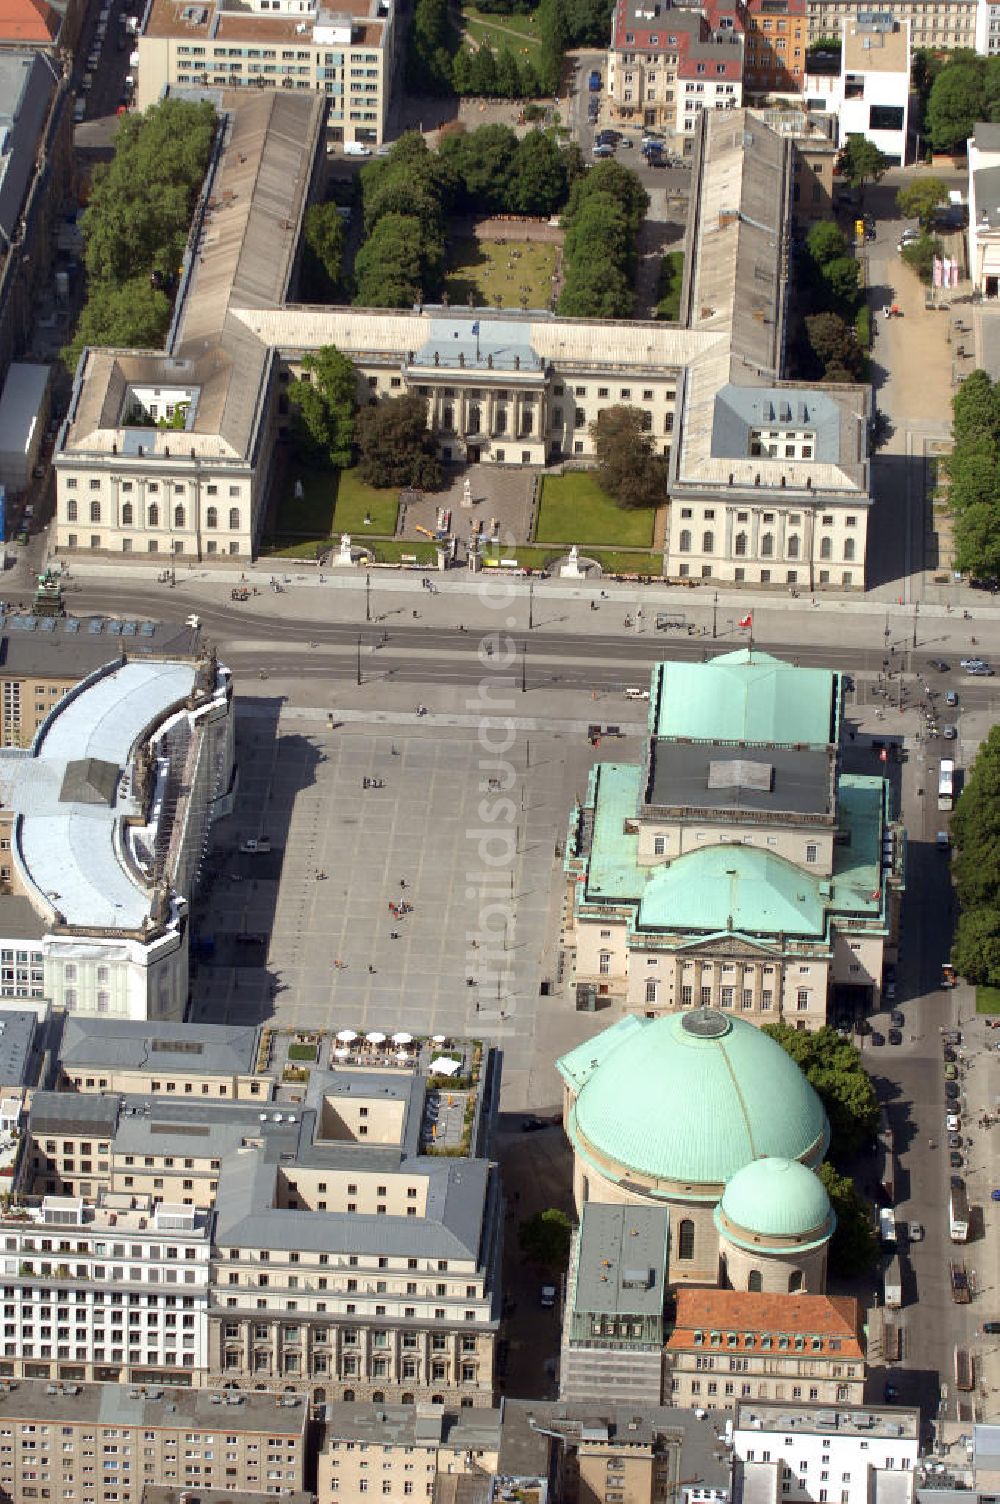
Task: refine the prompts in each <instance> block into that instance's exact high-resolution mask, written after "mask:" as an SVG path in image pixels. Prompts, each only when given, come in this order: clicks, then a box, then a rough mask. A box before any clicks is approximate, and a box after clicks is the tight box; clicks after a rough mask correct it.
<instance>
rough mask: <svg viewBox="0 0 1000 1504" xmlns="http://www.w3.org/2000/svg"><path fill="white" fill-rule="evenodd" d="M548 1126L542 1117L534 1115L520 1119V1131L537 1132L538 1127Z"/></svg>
mask: <svg viewBox="0 0 1000 1504" xmlns="http://www.w3.org/2000/svg"><path fill="white" fill-rule="evenodd" d="M548 1126H549V1125H548V1123H547V1122H546V1121H545V1119H544V1118H538V1117H535V1116H534V1115H532V1116H531V1117H529V1118H522V1119H521V1132H522V1133H537V1132H538V1130H539V1128H547V1127H548Z"/></svg>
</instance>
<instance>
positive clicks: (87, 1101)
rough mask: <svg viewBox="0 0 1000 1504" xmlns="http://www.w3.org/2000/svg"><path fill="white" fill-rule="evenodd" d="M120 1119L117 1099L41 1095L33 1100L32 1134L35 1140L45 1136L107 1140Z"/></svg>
mask: <svg viewBox="0 0 1000 1504" xmlns="http://www.w3.org/2000/svg"><path fill="white" fill-rule="evenodd" d="M117 1119H118V1098H117V1097H88V1096H83V1095H81V1094H80V1093H77V1092H56V1091H39V1092H36V1093H35V1095H34V1097H33V1098H32V1100H31V1131H32V1133H33V1134H34V1135H35V1137H36V1138H37V1137H38V1136H39V1135H40V1134H44V1133H69V1134H72V1133H93V1134H100V1135H101V1136H102V1137H105V1138H107V1137H109V1136H110V1135H111V1134H112V1133H113V1132H114V1127H115V1123H116V1122H117Z"/></svg>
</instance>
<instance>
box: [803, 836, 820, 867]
mask: <svg viewBox="0 0 1000 1504" xmlns="http://www.w3.org/2000/svg"><path fill="white" fill-rule="evenodd" d="M818 854H819V847H818V846H817V845H816V842H815V841H807V842H806V863H807V864H808V865H809V866H810V867H811V866H814V865H815V863H816V858H817V856H818Z"/></svg>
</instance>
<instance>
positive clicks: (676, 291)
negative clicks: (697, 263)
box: [656, 251, 684, 323]
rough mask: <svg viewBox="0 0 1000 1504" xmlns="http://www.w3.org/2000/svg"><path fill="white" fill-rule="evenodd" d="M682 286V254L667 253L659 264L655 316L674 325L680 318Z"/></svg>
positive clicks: (681, 252) (677, 252)
mask: <svg viewBox="0 0 1000 1504" xmlns="http://www.w3.org/2000/svg"><path fill="white" fill-rule="evenodd" d="M683 284H684V252H683V251H668V252H667V254H666V255H665V256H664V258H663V260H662V261H661V262H660V276H659V281H658V283H657V287H656V296H657V300H658V301H657V304H656V316H657V318H660V319H667V320H669V322H670V323H676V322H677V320H678V319H679V318H680V316H681V288H682V286H683Z"/></svg>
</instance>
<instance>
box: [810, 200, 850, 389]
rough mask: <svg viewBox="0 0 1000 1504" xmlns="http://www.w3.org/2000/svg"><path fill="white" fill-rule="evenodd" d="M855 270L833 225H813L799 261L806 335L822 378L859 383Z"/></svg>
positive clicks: (845, 244)
mask: <svg viewBox="0 0 1000 1504" xmlns="http://www.w3.org/2000/svg"><path fill="white" fill-rule="evenodd" d="M858 273H859V268H858V263H857V261H855V259H854V257H853V256H852V255H851V252H850V247H849V246H848V244H847V241H846V239H845V238H844V236H843V235H842V234H841V232H840V230H838V229H837V226H836V225H835V224H833V223H832V221H829V220H821V221H820V222H819V223H818V224H815V225H813V227H812V229H811V230H810V231H809V235H808V237H807V239H806V244H805V252H804V254H803V256H802V258H801V261H800V287H801V291H802V293H803V295H804V296H805V298H806V300H807V302H808V306H809V307H810V308H812V309H813V310H814V312H812V313H810V314H807V316H806V320H805V328H806V338H807V339H808V341H809V348H810V350H811V352H812V355H813V357H814V359H815V362H816V364H817V366H818V368H819V369H818V371H817V374H821V375H822V379H823V380H824V381H838V382H843V381H858V380H860V378H861V375H862V372H863V369H864V359H865V355H864V350H863V349H862V347H861V344H860V341H859V340H858V337H857V334H856V333H855V319H856V317H857V311H858V304H859V301H860V295H859V291H858Z"/></svg>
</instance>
